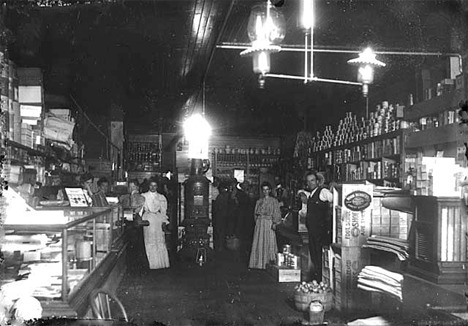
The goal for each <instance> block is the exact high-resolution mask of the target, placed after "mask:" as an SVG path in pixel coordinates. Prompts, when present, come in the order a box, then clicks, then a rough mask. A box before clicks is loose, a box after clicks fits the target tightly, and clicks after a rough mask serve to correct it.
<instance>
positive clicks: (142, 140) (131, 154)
mask: <svg viewBox="0 0 468 326" xmlns="http://www.w3.org/2000/svg"><path fill="white" fill-rule="evenodd" d="M161 142H162V138H161V135H159V134H132V135H129V136H128V140H127V141H126V143H125V161H126V169H127V171H128V172H159V170H160V169H161V160H162V159H161V152H162V151H161V148H162V143H161Z"/></svg>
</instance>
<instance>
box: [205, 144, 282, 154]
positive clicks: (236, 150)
mask: <svg viewBox="0 0 468 326" xmlns="http://www.w3.org/2000/svg"><path fill="white" fill-rule="evenodd" d="M213 152H214V153H215V154H218V155H219V154H221V155H222V154H241V155H247V154H250V155H280V154H281V150H280V149H279V148H272V147H271V146H267V147H266V148H255V147H250V148H231V146H229V145H226V146H225V147H224V148H222V147H221V148H214V149H213Z"/></svg>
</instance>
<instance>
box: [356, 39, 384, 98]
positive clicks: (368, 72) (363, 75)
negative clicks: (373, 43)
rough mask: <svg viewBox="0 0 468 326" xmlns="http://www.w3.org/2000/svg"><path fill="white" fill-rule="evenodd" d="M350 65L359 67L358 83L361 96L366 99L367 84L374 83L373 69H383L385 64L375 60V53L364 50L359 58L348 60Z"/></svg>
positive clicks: (368, 49)
mask: <svg viewBox="0 0 468 326" xmlns="http://www.w3.org/2000/svg"><path fill="white" fill-rule="evenodd" d="M348 63H349V64H350V65H355V66H359V69H358V81H359V82H361V83H362V94H363V95H364V97H367V94H368V93H369V84H372V82H373V81H374V68H375V67H385V63H383V62H382V61H379V60H377V59H376V58H375V53H374V51H372V49H371V48H366V49H365V50H364V51H363V52H362V53H359V58H356V59H351V60H348Z"/></svg>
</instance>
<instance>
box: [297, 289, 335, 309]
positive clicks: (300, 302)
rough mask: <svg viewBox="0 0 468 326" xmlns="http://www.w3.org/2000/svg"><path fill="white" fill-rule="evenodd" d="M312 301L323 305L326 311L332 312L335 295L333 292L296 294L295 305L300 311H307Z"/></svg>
mask: <svg viewBox="0 0 468 326" xmlns="http://www.w3.org/2000/svg"><path fill="white" fill-rule="evenodd" d="M312 301H318V302H320V303H321V304H322V305H323V310H324V311H330V310H331V308H332V306H333V294H332V293H331V292H324V293H314V292H311V293H302V292H296V293H295V294H294V304H295V305H296V309H297V310H299V311H307V310H308V309H309V306H310V303H311V302H312Z"/></svg>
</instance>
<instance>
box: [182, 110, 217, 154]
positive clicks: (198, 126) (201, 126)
mask: <svg viewBox="0 0 468 326" xmlns="http://www.w3.org/2000/svg"><path fill="white" fill-rule="evenodd" d="M184 135H185V138H186V139H187V140H188V142H189V152H188V155H189V158H191V159H201V160H207V159H208V155H209V154H208V141H209V138H210V136H211V127H210V124H209V123H208V122H207V121H206V119H205V117H204V116H203V115H201V114H199V113H196V114H193V115H192V116H190V117H189V118H188V119H187V120H186V121H185V123H184Z"/></svg>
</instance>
